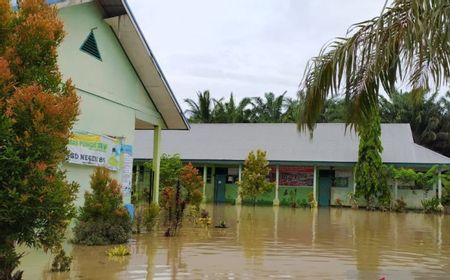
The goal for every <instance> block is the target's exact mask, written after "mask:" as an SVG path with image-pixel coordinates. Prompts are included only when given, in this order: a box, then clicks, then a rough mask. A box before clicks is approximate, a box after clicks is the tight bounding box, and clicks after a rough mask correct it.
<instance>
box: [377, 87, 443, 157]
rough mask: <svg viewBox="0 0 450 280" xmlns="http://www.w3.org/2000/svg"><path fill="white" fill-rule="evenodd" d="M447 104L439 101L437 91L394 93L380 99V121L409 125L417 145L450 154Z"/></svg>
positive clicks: (441, 99) (441, 100)
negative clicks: (429, 92)
mask: <svg viewBox="0 0 450 280" xmlns="http://www.w3.org/2000/svg"><path fill="white" fill-rule="evenodd" d="M446 104H448V101H447V100H446V98H445V97H442V98H440V99H438V92H435V93H432V94H428V93H426V92H424V91H423V92H421V93H415V94H414V95H413V94H412V93H411V92H393V93H392V94H391V95H390V96H389V97H388V98H385V97H380V110H381V120H382V121H383V122H389V123H410V124H411V129H412V132H413V137H414V142H416V143H418V144H420V145H423V146H426V147H428V148H431V149H433V150H435V151H438V152H441V153H444V154H449V153H450V136H449V135H450V133H449V132H450V130H449V128H450V127H448V124H449V119H448V109H447V108H448V105H447V106H446Z"/></svg>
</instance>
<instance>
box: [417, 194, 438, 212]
mask: <svg viewBox="0 0 450 280" xmlns="http://www.w3.org/2000/svg"><path fill="white" fill-rule="evenodd" d="M421 203H422V207H423V210H424V211H425V213H433V212H438V210H439V199H438V198H437V197H433V198H431V199H424V200H422V201H421Z"/></svg>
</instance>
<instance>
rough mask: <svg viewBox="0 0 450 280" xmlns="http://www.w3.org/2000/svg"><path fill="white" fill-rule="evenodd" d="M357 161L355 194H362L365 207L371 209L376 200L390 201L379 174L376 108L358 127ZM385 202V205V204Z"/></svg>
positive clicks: (379, 157)
mask: <svg viewBox="0 0 450 280" xmlns="http://www.w3.org/2000/svg"><path fill="white" fill-rule="evenodd" d="M359 131H360V133H359V137H360V139H359V151H358V162H357V163H356V166H355V178H356V195H357V196H360V195H362V196H363V197H364V199H365V200H366V202H367V209H373V208H374V207H375V203H376V202H377V201H378V202H379V203H380V204H381V206H388V205H389V203H390V192H389V188H388V186H387V183H386V181H385V180H383V179H382V178H380V177H382V176H380V173H381V171H382V170H383V162H382V160H381V152H382V151H383V147H382V146H381V140H380V135H381V126H380V116H379V114H378V111H377V110H374V111H373V115H372V117H371V118H369V119H368V120H367V122H366V124H365V125H364V126H361V127H360V130H359ZM386 204H387V205H386Z"/></svg>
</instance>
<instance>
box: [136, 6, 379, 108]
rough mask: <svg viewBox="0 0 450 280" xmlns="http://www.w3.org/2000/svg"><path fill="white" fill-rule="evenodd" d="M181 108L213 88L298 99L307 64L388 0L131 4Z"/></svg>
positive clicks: (216, 93) (216, 95)
mask: <svg viewBox="0 0 450 280" xmlns="http://www.w3.org/2000/svg"><path fill="white" fill-rule="evenodd" d="M129 3H130V5H131V8H132V10H133V13H134V15H135V17H136V18H137V21H138V22H139V25H140V27H141V29H142V30H143V32H144V35H145V37H146V39H147V41H148V43H149V45H150V48H151V49H152V51H153V53H154V55H155V56H156V59H157V60H158V62H159V64H160V66H161V68H162V70H163V72H164V74H165V76H166V78H167V80H168V82H169V84H170V86H171V88H172V90H173V92H174V93H175V95H176V97H177V99H178V101H179V103H180V105H181V107H182V108H183V109H186V105H185V103H184V102H183V99H184V98H196V92H197V91H203V90H207V89H208V90H210V91H211V95H212V96H213V97H214V98H220V97H224V96H226V98H227V99H228V96H229V94H230V92H233V93H234V95H235V96H236V97H237V98H238V99H240V98H242V97H245V96H262V95H264V93H265V92H270V91H271V92H274V93H276V94H281V93H283V92H284V91H287V92H288V93H287V95H289V96H295V92H296V90H297V88H298V85H299V83H300V81H301V78H302V75H303V72H304V69H305V66H306V63H307V62H308V60H309V59H310V58H311V57H312V56H314V55H317V54H318V52H319V50H320V48H321V47H322V46H323V45H324V44H325V43H327V42H329V41H330V40H332V39H333V38H335V37H337V36H344V35H345V32H346V31H347V29H348V27H349V26H350V25H351V24H353V23H356V22H359V21H362V20H365V19H369V18H372V17H374V16H377V15H379V13H380V11H381V8H382V6H383V4H384V0H220V1H212V0H190V1H186V0H177V1H174V0H166V1H159V0H147V1H143V0H129Z"/></svg>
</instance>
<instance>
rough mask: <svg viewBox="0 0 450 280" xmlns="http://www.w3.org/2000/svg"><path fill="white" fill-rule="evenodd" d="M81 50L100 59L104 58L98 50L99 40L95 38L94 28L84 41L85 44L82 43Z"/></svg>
mask: <svg viewBox="0 0 450 280" xmlns="http://www.w3.org/2000/svg"><path fill="white" fill-rule="evenodd" d="M80 50H82V51H84V52H85V53H88V54H90V55H92V56H93V57H95V58H97V59H98V60H100V61H101V60H102V57H101V55H100V51H99V50H98V46H97V41H96V40H95V36H94V32H93V31H92V30H91V32H90V33H89V35H88V37H87V38H86V40H85V41H84V43H83V45H81V47H80Z"/></svg>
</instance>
